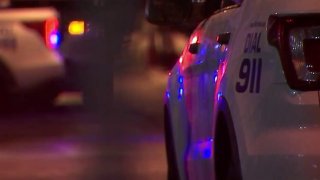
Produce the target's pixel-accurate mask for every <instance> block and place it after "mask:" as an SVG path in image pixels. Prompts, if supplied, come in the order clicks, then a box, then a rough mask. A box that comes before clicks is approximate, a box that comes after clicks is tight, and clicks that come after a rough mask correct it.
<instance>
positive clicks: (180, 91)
mask: <svg viewBox="0 0 320 180" xmlns="http://www.w3.org/2000/svg"><path fill="white" fill-rule="evenodd" d="M179 95H180V96H182V95H183V88H180V89H179Z"/></svg>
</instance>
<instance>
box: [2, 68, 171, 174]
mask: <svg viewBox="0 0 320 180" xmlns="http://www.w3.org/2000/svg"><path fill="white" fill-rule="evenodd" d="M166 74H167V72H165V71H163V70H159V69H150V70H147V71H140V72H131V73H125V74H123V73H122V74H121V75H117V76H115V79H114V105H113V109H112V113H110V115H109V116H108V117H107V116H103V118H101V117H100V116H99V115H98V114H95V113H92V112H88V111H86V109H85V108H84V107H83V105H82V104H81V93H79V92H75V93H74V92H73V93H63V94H61V96H60V97H59V98H58V99H59V100H58V101H59V102H57V106H55V107H54V108H52V109H46V110H43V109H42V110H41V111H40V110H39V111H37V110H30V111H29V110H25V111H24V110H19V111H13V112H6V113H2V114H0V122H1V126H0V179H1V180H2V179H3V180H6V179H8V180H12V179H13V180H15V179H18V180H20V179H23V180H24V179H26V180H33V179H35V180H37V179H54V180H55V179H59V180H64V179H66V180H82V179H84V180H87V179H88V180H91V179H92V180H100V179H101V180H104V179H110V180H127V179H128V180H135V179H137V180H138V179H139V180H141V179H143V180H148V179H150V180H158V179H159V180H163V179H166V159H165V147H164V137H163V125H162V95H163V91H164V87H165V79H166Z"/></svg>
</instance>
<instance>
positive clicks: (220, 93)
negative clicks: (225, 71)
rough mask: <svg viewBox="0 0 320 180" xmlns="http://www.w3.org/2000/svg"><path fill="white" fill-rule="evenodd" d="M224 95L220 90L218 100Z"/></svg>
mask: <svg viewBox="0 0 320 180" xmlns="http://www.w3.org/2000/svg"><path fill="white" fill-rule="evenodd" d="M221 97H222V92H218V100H220V98H221Z"/></svg>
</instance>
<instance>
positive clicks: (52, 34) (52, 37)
mask: <svg viewBox="0 0 320 180" xmlns="http://www.w3.org/2000/svg"><path fill="white" fill-rule="evenodd" d="M58 28H59V21H58V19H57V18H51V19H47V20H46V21H45V42H46V45H47V47H49V48H56V47H57V46H58V45H59V42H60V35H59V29H58Z"/></svg>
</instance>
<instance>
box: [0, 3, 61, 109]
mask: <svg viewBox="0 0 320 180" xmlns="http://www.w3.org/2000/svg"><path fill="white" fill-rule="evenodd" d="M9 4H10V2H8V5H9ZM57 18H58V13H57V12H56V11H55V10H54V9H52V8H13V7H12V8H1V9H0V83H1V88H0V103H1V105H4V106H6V105H8V104H7V103H11V102H21V103H25V102H26V103H28V102H29V103H33V102H44V103H47V102H51V101H52V100H53V99H54V98H55V96H56V95H57V93H58V92H59V91H60V89H59V83H60V82H59V81H60V79H62V78H63V76H64V66H63V60H62V58H61V57H60V55H59V54H58V53H57V52H56V50H55V49H56V48H57V47H58V45H59V33H58V25H59V21H58V19H57Z"/></svg>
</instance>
